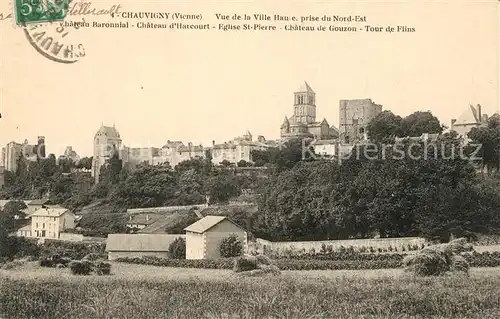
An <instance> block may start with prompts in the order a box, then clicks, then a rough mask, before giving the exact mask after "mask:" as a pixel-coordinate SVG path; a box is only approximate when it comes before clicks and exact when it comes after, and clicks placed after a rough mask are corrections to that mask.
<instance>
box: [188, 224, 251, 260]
mask: <svg viewBox="0 0 500 319" xmlns="http://www.w3.org/2000/svg"><path fill="white" fill-rule="evenodd" d="M184 230H185V231H186V259H217V258H220V257H221V256H220V252H219V247H220V243H221V241H222V239H223V238H226V237H228V236H229V235H231V234H234V235H236V236H238V238H239V239H240V240H241V241H242V243H243V249H244V252H246V251H247V250H248V242H247V232H246V231H245V230H244V229H243V228H242V227H241V226H239V225H237V224H235V223H234V222H232V221H231V220H229V219H228V218H227V217H225V216H206V217H203V218H202V219H200V220H199V221H197V222H195V223H193V224H191V225H189V226H188V227H186V228H185V229H184Z"/></svg>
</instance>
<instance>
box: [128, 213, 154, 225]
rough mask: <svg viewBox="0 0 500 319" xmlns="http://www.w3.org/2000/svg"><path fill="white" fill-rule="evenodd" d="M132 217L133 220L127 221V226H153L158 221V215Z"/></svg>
mask: <svg viewBox="0 0 500 319" xmlns="http://www.w3.org/2000/svg"><path fill="white" fill-rule="evenodd" d="M130 217H132V220H130V219H129V220H127V224H138V225H151V224H152V223H154V222H155V221H156V220H157V219H158V216H156V215H131V216H130Z"/></svg>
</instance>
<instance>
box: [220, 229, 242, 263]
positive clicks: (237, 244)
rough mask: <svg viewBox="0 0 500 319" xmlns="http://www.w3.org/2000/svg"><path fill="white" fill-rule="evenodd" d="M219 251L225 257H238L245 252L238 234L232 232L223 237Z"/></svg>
mask: <svg viewBox="0 0 500 319" xmlns="http://www.w3.org/2000/svg"><path fill="white" fill-rule="evenodd" d="M219 251H220V255H221V257H223V258H230V257H238V256H241V254H243V244H242V243H241V241H240V240H239V239H238V237H237V236H236V235H234V234H231V235H229V236H228V237H226V238H223V239H222V241H221V243H220V247H219Z"/></svg>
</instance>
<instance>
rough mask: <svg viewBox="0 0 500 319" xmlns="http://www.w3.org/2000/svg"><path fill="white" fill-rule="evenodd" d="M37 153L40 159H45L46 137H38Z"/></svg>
mask: <svg viewBox="0 0 500 319" xmlns="http://www.w3.org/2000/svg"><path fill="white" fill-rule="evenodd" d="M36 153H37V157H38V158H45V136H38V141H37V145H36Z"/></svg>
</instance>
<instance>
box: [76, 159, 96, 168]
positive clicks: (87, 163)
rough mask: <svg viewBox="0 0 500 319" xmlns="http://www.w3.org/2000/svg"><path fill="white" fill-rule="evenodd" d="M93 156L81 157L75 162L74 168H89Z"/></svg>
mask: <svg viewBox="0 0 500 319" xmlns="http://www.w3.org/2000/svg"><path fill="white" fill-rule="evenodd" d="M92 161H93V157H83V158H81V159H80V160H79V161H78V162H77V163H76V168H84V169H91V168H92Z"/></svg>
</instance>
